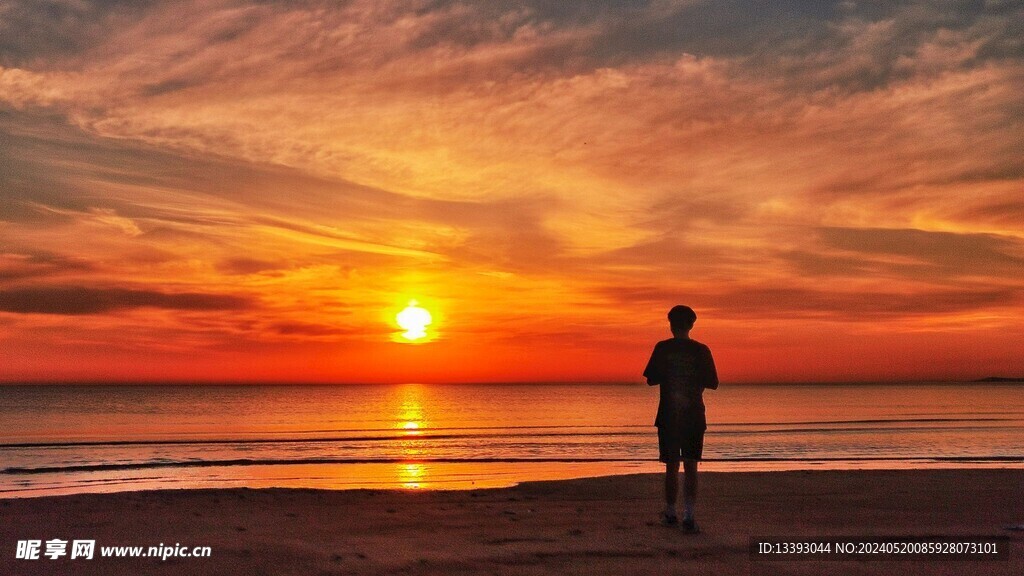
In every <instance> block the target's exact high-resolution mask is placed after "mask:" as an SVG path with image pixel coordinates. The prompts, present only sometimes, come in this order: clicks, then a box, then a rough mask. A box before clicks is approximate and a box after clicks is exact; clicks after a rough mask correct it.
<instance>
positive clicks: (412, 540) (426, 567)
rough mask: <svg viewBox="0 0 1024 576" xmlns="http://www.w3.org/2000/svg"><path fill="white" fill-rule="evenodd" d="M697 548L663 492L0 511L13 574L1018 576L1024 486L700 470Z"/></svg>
mask: <svg viewBox="0 0 1024 576" xmlns="http://www.w3.org/2000/svg"><path fill="white" fill-rule="evenodd" d="M700 480H701V496H700V500H699V503H698V521H699V522H700V524H701V526H702V528H703V533H702V534H699V535H696V536H688V535H684V534H681V533H679V531H677V530H673V529H670V528H665V527H663V526H660V525H659V524H658V521H657V520H658V517H657V514H658V511H659V510H660V508H661V494H660V491H661V476H660V475H659V474H632V475H617V476H604V477H596V478H583V479H575V480H550V481H530V482H524V483H520V484H518V485H516V486H513V487H509V488H486V489H485V488H480V489H473V490H464V491H447V490H411V489H405V490H401V489H399V490H384V489H352V490H314V489H296V488H260V489H252V488H212V489H211V488H206V489H170V490H151V491H136V492H120V493H109V494H75V495H69V496H40V497H33V498H6V499H2V500H0V513H2V515H3V517H4V519H5V522H4V523H3V524H2V526H0V549H3V550H4V552H3V553H2V554H0V573H5V574H50V573H54V574H57V573H72V574H112V575H116V574H148V573H167V572H166V570H169V569H171V568H170V567H169V566H164V564H172V565H174V568H173V569H171V570H173V571H174V572H175V573H187V574H193V573H196V574H227V575H232V574H321V573H323V574H337V573H342V574H344V573H352V574H383V573H396V572H400V573H407V574H431V573H446V574H477V573H481V574H492V573H507V572H514V573H517V574H518V573H522V574H562V573H566V572H579V573H587V574H623V573H667V572H671V573H737V572H740V571H743V572H747V571H748V570H749V568H750V567H751V565H752V564H755V563H756V568H757V573H768V574H771V573H786V574H815V573H820V572H822V571H824V570H825V569H826V568H827V569H828V570H830V571H840V572H842V571H844V570H843V567H844V566H847V567H850V568H853V567H854V566H855V567H856V571H857V572H858V573H862V574H875V573H877V574H884V573H891V572H892V571H893V570H912V571H913V573H917V574H957V573H963V572H965V571H967V572H979V571H983V572H984V573H986V574H1019V573H1021V571H1022V569H1024V532H1017V531H1009V530H1006V529H1005V528H1006V527H1007V526H1009V525H1016V524H1021V523H1024V499H1021V498H1020V494H1022V493H1024V470H1016V469H982V470H979V469H951V470H901V471H894V470H858V471H839V470H828V471H794V472H702V474H701V476H700ZM754 536H759V537H785V538H794V539H796V538H804V539H806V538H811V537H827V536H845V537H854V536H863V537H867V536H890V537H896V536H903V537H915V536H916V537H937V536H963V537H965V538H966V537H981V536H984V537H987V538H993V539H1000V540H1001V541H1005V542H1007V543H1008V544H1007V545H1008V546H1009V548H1010V559H1009V561H991V560H989V561H978V560H968V561H933V560H929V561H899V562H898V563H897V564H896V565H895V568H894V565H893V564H892V562H888V561H878V562H863V561H858V562H856V563H855V564H850V563H848V562H846V561H839V563H836V561H824V563H823V562H821V561H785V562H777V561H771V562H766V561H756V562H755V561H752V560H751V559H750V557H749V545H750V539H751V538H752V537H754ZM52 538H60V539H71V538H88V539H95V540H96V543H97V544H96V545H97V547H99V546H105V545H107V546H109V545H117V546H150V545H154V546H155V545H157V544H158V543H164V544H167V545H172V544H174V543H180V544H181V545H182V546H209V547H211V549H212V555H211V557H209V558H170V559H168V560H164V561H161V560H159V559H152V558H94V559H93V560H82V559H75V560H70V559H68V558H61V559H58V560H50V559H48V558H42V559H39V560H15V559H14V553H13V552H14V548H15V543H16V541H17V540H21V539H41V540H49V539H52Z"/></svg>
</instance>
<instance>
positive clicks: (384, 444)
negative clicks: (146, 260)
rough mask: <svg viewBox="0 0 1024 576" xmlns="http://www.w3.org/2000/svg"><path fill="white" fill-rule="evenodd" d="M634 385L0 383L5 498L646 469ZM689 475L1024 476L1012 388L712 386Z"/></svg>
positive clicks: (651, 457)
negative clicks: (960, 472) (1012, 471)
mask: <svg viewBox="0 0 1024 576" xmlns="http://www.w3.org/2000/svg"><path fill="white" fill-rule="evenodd" d="M657 396H658V393H657V389H656V388H648V387H647V386H644V385H642V384H633V385H592V384H578V385H565V384H530V385H491V384H488V385H483V384H481V385H420V384H403V385H393V386H391V385H387V386H385V385H365V386H362V385H359V386H356V385H338V386H6V387H0V497H19V496H41V495H48V494H67V493H75V492H108V491H118V490H139V489H151V488H194V487H227V486H249V487H264V486H303V487H317V488H425V489H444V488H472V487H492V486H505V485H510V484H513V483H516V482H520V481H524V480H536V479H558V478H569V477H578V476H591V475H600V474H616V473H627V472H653V471H657V470H659V464H658V463H657V462H656V458H657V442H656V435H655V429H654V427H653V425H652V424H653V420H654V413H655V409H656V406H657V401H658V398H657ZM705 399H706V402H707V405H708V421H709V427H708V433H707V437H706V440H705V450H704V456H705V463H703V464H702V465H701V466H702V469H704V470H718V471H741V470H792V469H819V468H842V469H859V468H944V467H1006V468H1010V467H1012V468H1024V385H1020V384H995V385H993V384H978V383H961V384H954V383H941V384H916V383H915V384H907V383H893V384H890V385H879V384H872V385H862V384H858V385H846V384H842V385H840V384H828V385H826V384H822V385H758V386H755V385H747V386H739V385H734V386H730V385H728V384H723V385H722V388H721V389H720V390H717V391H708V392H707V393H706V394H705Z"/></svg>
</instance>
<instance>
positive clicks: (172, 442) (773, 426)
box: [0, 418, 1024, 449]
mask: <svg viewBox="0 0 1024 576" xmlns="http://www.w3.org/2000/svg"><path fill="white" fill-rule="evenodd" d="M947 422H958V423H967V422H975V423H980V422H1003V423H1009V422H1024V420H1021V419H1017V418H909V419H873V420H838V421H812V422H782V423H779V422H775V423H769V422H743V423H720V424H709V425H708V434H712V435H717V434H725V435H731V434H750V433H752V432H751V431H749V430H742V429H741V430H726V429H723V428H749V427H760V428H768V429H765V430H758V431H757V432H761V433H772V434H781V433H801V434H803V433H836V432H869V431H870V432H885V431H902V430H916V431H922V430H944V429H946V428H945V427H932V426H914V427H913V428H908V427H905V426H843V425H844V424H901V423H907V424H937V423H947ZM814 424H818V425H827V426H828V427H821V428H790V427H789V426H799V425H814ZM560 428H564V429H572V430H573V431H572V432H531V433H528V434H516V433H509V432H507V431H509V430H527V429H560ZM618 428H640V429H642V430H637V431H632V430H630V431H623V430H607V431H599V432H595V431H586V430H585V427H573V426H516V427H493V428H483V427H474V428H426V429H419V430H416V431H415V432H410V431H399V432H398V433H394V434H387V435H371V436H324V437H299V438H294V437H275V438H168V439H154V440H82V441H71V442H10V443H0V449H2V448H11V449H24V448H74V447H100V446H163V445H167V446H181V445H190V444H195V445H231V444H240V445H241V444H302V443H324V442H339V443H343V442H389V441H403V442H406V441H411V440H452V439H473V438H508V439H516V438H565V437H594V438H601V437H611V436H649V435H651V434H652V433H653V428H654V427H653V426H621V427H618ZM977 428H983V429H986V430H993V429H1002V428H1004V427H1000V426H982V427H976V426H959V427H957V430H972V429H977ZM1011 428H1015V426H1014V427H1011ZM491 429H493V430H504V431H506V432H503V433H494V434H480V433H474V432H471V431H475V430H491ZM432 430H445V431H450V430H465V431H467V432H466V433H455V434H435V433H432V432H431V431H432ZM353 431H354V432H363V431H380V432H382V431H394V429H390V428H389V429H380V428H378V429H365V430H353ZM320 432H323V431H320ZM292 433H296V432H292ZM299 433H301V432H299Z"/></svg>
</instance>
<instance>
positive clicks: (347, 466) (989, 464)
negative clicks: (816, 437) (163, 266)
mask: <svg viewBox="0 0 1024 576" xmlns="http://www.w3.org/2000/svg"><path fill="white" fill-rule="evenodd" d="M196 467H199V468H204V469H210V470H208V471H207V473H206V474H204V475H203V476H201V477H195V476H192V475H191V474H190V472H189V470H190V469H194V468H196ZM147 469H154V470H161V469H162V470H165V471H166V470H169V471H170V472H177V473H179V474H180V476H177V477H175V476H173V475H168V476H149V477H133V476H121V474H125V473H133V472H136V471H138V472H141V473H145V471H146V470H147ZM68 470H69V468H68V467H60V468H54V469H52V470H51V469H32V470H20V469H17V468H6V469H3V470H0V481H4V482H0V501H2V500H4V499H23V498H46V497H63V496H75V495H79V494H121V493H136V492H150V491H162V490H171V491H177V490H218V489H229V490H230V489H251V490H264V489H286V490H287V489H298V490H310V489H311V490H327V491H349V490H415V491H421V492H433V491H440V492H447V491H455V492H462V491H470V490H479V489H497V488H513V487H515V486H518V485H521V484H526V483H532V482H549V481H566V480H587V479H598V478H607V477H614V476H624V475H632V474H658V473H661V472H662V471H663V470H664V468H663V464H661V463H660V462H657V461H654V460H620V461H608V460H587V459H573V460H564V461H563V460H555V461H552V460H532V459H523V460H516V459H494V460H453V461H448V460H445V459H432V460H404V459H396V460H393V461H390V460H388V461H381V460H367V461H365V462H363V461H359V462H352V461H350V460H344V461H339V462H335V461H333V460H325V461H323V462H320V461H303V462H294V461H286V462H280V463H277V462H269V463H268V462H252V463H244V464H237V463H232V464H230V465H226V466H225V465H221V464H219V463H210V462H197V463H195V464H191V465H189V464H186V465H179V464H172V463H168V464H160V465H153V466H138V465H134V464H126V465H114V466H81V467H72V468H70V470H71V471H72V472H71V474H70V476H73V477H74V478H73V479H68V478H67V476H66V474H67V472H68ZM700 470H701V473H702V474H751V473H764V474H784V473H791V472H792V473H796V472H827V471H832V472H871V471H879V472H886V471H907V470H910V471H929V470H1016V471H1021V472H1024V461H1022V460H1021V459H1020V458H1018V457H1000V458H995V459H991V458H989V459H985V458H973V457H956V458H948V459H943V458H933V457H927V458H925V457H922V458H920V459H906V458H864V459H853V460H851V459H844V458H836V459H814V458H807V459H799V458H798V459H747V460H743V459H740V460H724V459H723V460H718V459H707V460H703V461H702V463H701V468H700ZM241 471H244V472H246V473H248V474H249V475H248V476H245V475H241V476H238V475H236V476H232V473H234V474H238V473H239V472H241ZM19 478H20V480H19ZM30 479H31V480H32V481H33V482H36V483H37V484H30V483H29V480H30ZM61 480H63V481H65V482H68V483H67V484H63V485H60V484H58V483H59V482H60V481H61Z"/></svg>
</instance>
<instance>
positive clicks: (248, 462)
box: [0, 456, 1024, 474]
mask: <svg viewBox="0 0 1024 576" xmlns="http://www.w3.org/2000/svg"><path fill="white" fill-rule="evenodd" d="M536 462H540V463H567V464H571V463H593V462H645V460H638V459H636V458H419V459H408V458H302V459H290V458H266V459H262V458H261V459H248V458H235V459H229V460H185V461H180V462H167V461H160V462H133V463H125V464H83V465H72V466H40V467H10V468H4V469H3V470H0V474H46V473H53V472H100V471H108V470H139V469H144V468H197V467H202V468H206V467H211V466H279V465H288V464H441V463H444V464H457V463H466V464H519V463H536ZM702 462H1012V463H1024V457H1022V456H859V457H813V456H791V457H777V456H764V457H762V456H741V457H735V458H704V459H703V460H702Z"/></svg>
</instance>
